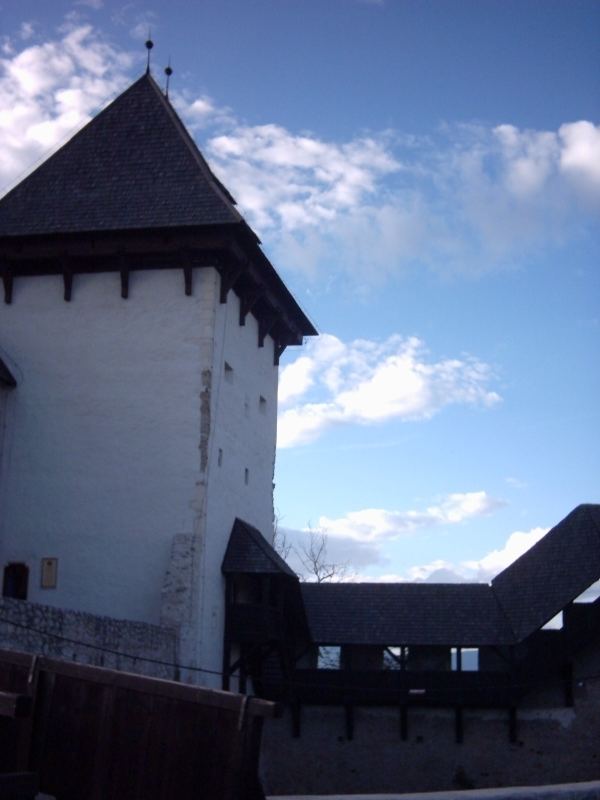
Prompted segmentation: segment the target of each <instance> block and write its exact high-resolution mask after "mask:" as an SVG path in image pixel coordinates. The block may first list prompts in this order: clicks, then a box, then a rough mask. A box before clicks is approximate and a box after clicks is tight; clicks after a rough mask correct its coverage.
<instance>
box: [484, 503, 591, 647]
mask: <svg viewBox="0 0 600 800" xmlns="http://www.w3.org/2000/svg"><path fill="white" fill-rule="evenodd" d="M598 578H600V505H580V506H577V508H575V509H574V510H573V511H572V512H571V513H570V514H569V515H568V516H567V517H565V519H563V520H562V522H559V523H558V525H556V526H555V527H554V528H552V530H551V531H549V532H548V533H547V534H546V535H545V536H544V537H543V539H540V541H539V542H537V543H536V544H535V545H534V546H533V547H532V548H531V549H530V550H528V551H527V552H526V553H524V555H522V556H521V557H520V558H518V559H517V560H516V561H515V562H514V563H513V564H511V565H510V566H509V567H507V568H506V569H505V570H504V571H503V572H501V573H500V574H499V575H498V576H497V577H496V578H494V580H493V581H492V588H493V590H494V594H495V595H496V597H497V598H498V601H499V603H500V604H501V606H502V608H503V609H504V611H505V613H506V616H507V617H508V619H509V621H510V624H511V626H512V628H513V630H514V632H515V636H516V638H517V640H519V641H520V640H522V639H525V638H526V637H527V636H529V635H530V634H532V633H534V631H536V630H538V629H539V628H541V627H542V626H543V625H545V624H546V622H548V621H549V620H550V619H552V617H554V616H555V615H556V614H558V612H559V611H561V610H562V609H563V608H565V606H567V605H568V604H569V603H570V602H571V601H572V600H574V599H575V598H576V597H578V596H579V595H580V594H581V593H582V592H584V591H585V590H586V589H587V588H588V587H589V586H591V584H592V583H594V582H595V581H596V580H598Z"/></svg>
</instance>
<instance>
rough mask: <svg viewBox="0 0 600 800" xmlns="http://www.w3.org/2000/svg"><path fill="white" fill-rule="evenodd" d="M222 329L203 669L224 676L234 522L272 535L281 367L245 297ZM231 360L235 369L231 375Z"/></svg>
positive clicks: (231, 300)
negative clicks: (244, 306)
mask: <svg viewBox="0 0 600 800" xmlns="http://www.w3.org/2000/svg"><path fill="white" fill-rule="evenodd" d="M215 328H216V330H215V362H214V371H213V376H212V396H211V414H212V424H211V440H210V444H209V466H208V473H207V485H208V492H207V507H206V531H207V535H206V547H205V549H204V551H203V554H202V558H203V569H202V572H203V574H204V580H203V582H202V585H201V587H200V589H201V591H200V594H199V597H198V603H199V609H200V614H201V617H202V620H203V624H202V631H203V633H202V663H203V665H204V666H207V667H208V668H210V669H213V670H215V671H218V670H220V669H221V667H222V643H223V626H224V604H223V602H222V598H223V596H224V579H223V576H222V574H221V562H222V560H223V556H224V554H225V548H226V546H227V541H228V539H229V534H230V532H231V528H232V526H233V523H234V520H235V518H236V517H240V518H241V519H243V520H244V521H246V522H248V523H250V524H251V525H253V526H255V527H256V528H258V529H259V530H260V531H261V533H262V534H263V535H264V536H265V537H267V538H268V539H269V541H270V540H271V539H272V537H273V469H274V461H275V443H276V431H277V375H278V368H277V366H275V364H274V343H273V340H272V339H271V338H270V337H269V336H267V337H266V338H265V342H264V346H263V347H259V346H258V323H257V321H256V319H255V318H254V317H253V316H252V315H251V314H248V316H247V317H246V321H245V325H243V326H241V325H240V324H239V299H238V297H237V296H236V295H235V294H234V293H233V292H229V294H228V297H227V303H226V304H221V305H219V306H218V307H217V317H216V326H215ZM225 362H227V364H228V365H229V366H230V367H231V370H230V371H227V372H226V371H225ZM261 397H262V398H263V402H262V403H261ZM219 451H221V457H220V458H219ZM246 470H248V482H247V483H246V473H245V471H246ZM211 683H213V684H214V685H217V684H220V678H218V677H217V676H213V680H212V681H211Z"/></svg>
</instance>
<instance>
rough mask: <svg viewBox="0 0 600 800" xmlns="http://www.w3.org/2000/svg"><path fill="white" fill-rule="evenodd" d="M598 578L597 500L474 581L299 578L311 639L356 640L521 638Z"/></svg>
mask: <svg viewBox="0 0 600 800" xmlns="http://www.w3.org/2000/svg"><path fill="white" fill-rule="evenodd" d="M599 578H600V505H581V506H578V507H577V508H576V509H575V510H574V511H572V512H571V513H570V514H569V515H568V516H567V517H566V518H565V519H564V520H562V522H559V523H558V525H556V526H555V527H554V528H553V529H552V530H551V531H549V532H548V533H547V534H546V536H544V538H543V539H540V541H539V542H537V544H535V545H534V546H533V547H532V548H531V549H530V550H528V551H527V552H526V553H525V554H524V555H522V556H521V557H520V558H518V559H517V560H516V561H515V562H514V563H513V564H511V565H510V566H509V567H507V568H506V569H505V570H504V571H503V572H501V573H500V574H499V575H498V576H497V577H496V578H494V580H493V581H492V583H491V585H489V584H476V583H454V584H430V583H394V584H392V583H390V584H382V583H337V584H332V583H320V584H310V583H309V584H306V583H305V584H302V586H301V591H302V598H303V601H304V606H305V610H306V616H307V619H308V624H309V628H310V632H311V636H312V639H313V641H315V642H317V643H319V644H328V645H337V644H355V645H366V644H370V645H413V646H421V645H444V646H457V647H458V646H462V647H467V646H473V647H482V646H486V645H497V646H498V645H509V644H517V643H519V642H522V641H523V640H524V639H526V638H527V637H528V636H530V635H531V634H532V633H535V632H536V631H538V630H539V629H540V628H542V627H543V626H544V625H545V624H546V623H547V622H548V621H549V620H551V619H552V617H554V616H555V615H556V614H557V613H558V612H559V611H561V610H563V609H564V608H565V607H566V606H568V604H569V603H570V602H571V601H573V600H574V599H576V598H577V597H578V596H579V595H580V594H582V592H584V591H585V590H586V589H587V588H588V587H589V586H591V585H592V584H593V583H594V582H595V581H597V580H598V579H599Z"/></svg>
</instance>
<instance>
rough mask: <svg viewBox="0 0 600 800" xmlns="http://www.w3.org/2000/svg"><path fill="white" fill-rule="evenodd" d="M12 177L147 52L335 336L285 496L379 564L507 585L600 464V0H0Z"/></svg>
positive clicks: (376, 569)
mask: <svg viewBox="0 0 600 800" xmlns="http://www.w3.org/2000/svg"><path fill="white" fill-rule="evenodd" d="M0 20H1V22H0V142H1V144H2V146H1V147H0V191H4V189H6V188H8V187H9V186H10V185H12V184H13V183H14V182H15V180H16V179H17V178H18V177H19V176H20V175H22V174H23V173H24V171H26V170H28V169H29V168H31V166H32V164H34V163H36V162H37V161H39V160H40V159H41V158H42V157H43V156H44V155H46V154H48V153H49V152H51V151H52V150H53V149H54V148H55V147H56V146H57V145H58V144H60V143H62V142H63V141H64V140H65V139H66V138H67V137H68V136H69V135H70V134H71V133H72V132H74V131H75V130H76V129H77V128H78V127H80V126H81V125H82V124H83V123H84V122H85V121H86V120H87V119H89V117H90V115H92V114H93V113H94V112H95V111H97V110H98V109H99V108H101V107H102V106H103V105H104V104H105V103H106V102H107V101H108V100H110V99H112V98H113V97H114V96H115V95H116V94H117V93H118V92H119V91H120V90H122V89H123V88H124V87H125V86H127V84H128V83H129V82H130V81H131V80H132V79H134V78H136V77H137V76H138V75H139V74H141V72H142V71H143V69H144V65H145V50H144V46H143V42H144V40H145V38H146V36H147V31H148V28H149V27H150V28H151V30H152V37H153V39H154V40H155V43H156V44H155V48H154V50H153V53H152V62H153V70H154V74H155V77H156V78H157V80H159V82H161V83H163V82H164V75H163V73H162V70H163V68H164V66H165V65H166V63H167V60H168V59H169V57H170V58H171V62H172V66H173V68H174V75H173V78H172V83H171V98H172V100H173V102H174V103H175V105H176V107H177V108H178V110H179V112H180V114H181V115H182V117H183V118H184V120H185V121H186V123H187V124H188V126H189V127H190V129H191V130H192V131H193V134H194V135H195V137H196V140H197V141H198V144H199V145H200V147H201V149H202V151H203V152H204V153H205V155H206V156H207V158H208V159H209V161H210V163H211V165H212V166H213V168H214V170H215V171H216V172H217V173H218V174H219V176H220V177H221V178H222V179H223V180H224V182H225V183H226V184H227V186H228V187H229V188H230V190H231V191H232V193H233V194H234V196H235V197H236V198H237V200H238V203H239V206H240V208H241V210H242V212H243V213H244V214H245V215H246V217H247V219H248V221H249V222H250V223H251V224H252V226H253V227H254V228H255V230H256V231H257V233H258V234H259V236H260V237H261V239H262V241H263V246H264V248H265V251H266V252H267V254H268V255H269V257H270V258H271V259H272V261H273V262H274V264H275V265H276V267H277V269H278V270H279V272H280V274H281V275H282V277H283V278H284V279H285V281H286V282H287V283H288V285H289V286H290V288H291V289H292V290H293V292H294V293H295V295H296V297H297V299H298V301H299V302H300V304H301V305H302V307H303V308H304V309H305V311H306V312H307V313H308V314H309V316H310V317H311V319H312V320H313V321H314V323H315V324H316V326H317V327H318V329H319V331H320V332H321V334H322V335H321V336H320V337H319V338H318V339H316V340H314V341H311V342H309V343H308V344H307V345H306V347H305V348H303V349H290V350H289V351H288V352H287V353H286V355H285V358H284V360H283V362H282V374H281V398H280V399H281V402H280V428H279V444H280V446H279V451H278V459H277V471H276V484H277V488H276V498H275V503H276V508H277V511H278V516H279V525H280V527H281V528H282V529H285V530H287V531H288V536H289V538H290V540H291V541H293V542H296V543H298V542H302V541H303V540H304V538H305V537H306V533H305V531H306V529H307V528H308V527H312V528H315V529H324V530H326V531H327V532H328V534H329V540H328V544H329V551H330V556H331V558H332V559H334V560H337V561H345V560H348V561H349V562H350V570H351V572H352V573H353V574H354V575H355V576H358V577H359V578H362V579H368V580H381V579H418V580H440V579H445V580H453V579H457V578H464V579H478V580H488V579H489V578H490V577H491V576H493V575H494V574H496V572H498V571H499V570H500V569H501V568H502V567H503V566H504V565H505V564H507V563H508V562H509V561H510V560H511V559H513V558H515V557H516V556H517V555H519V554H520V552H522V550H523V549H524V548H525V547H527V546H529V545H531V544H532V543H533V542H534V541H535V540H536V539H537V538H539V536H540V535H542V533H543V532H544V531H545V530H546V529H547V528H548V527H551V526H552V525H553V524H555V523H556V522H558V521H559V520H560V519H561V518H562V517H563V516H565V515H566V514H567V513H568V512H569V511H570V510H571V509H572V508H573V507H574V506H575V505H577V504H578V503H581V502H598V500H599V492H598V477H599V475H600V468H599V467H600V463H599V462H600V448H598V446H597V441H598V433H599V428H600V425H599V417H600V414H599V411H598V406H599V402H598V398H599V395H600V392H599V389H600V385H599V384H600V380H599V378H598V374H599V370H598V356H599V350H600V348H599V335H600V311H599V302H598V301H599V298H600V279H599V277H598V274H599V269H598V265H599V264H600V258H599V256H600V236H599V233H598V218H599V216H600V127H599V124H598V123H599V122H600V119H599V117H600V114H599V105H598V104H599V97H600V92H599V81H600V78H599V76H600V69H599V67H600V63H599V61H600V57H599V55H598V52H599V51H598V48H597V41H598V35H599V33H600V3H598V2H596V1H594V2H586V1H585V0H583V1H579V0H569V1H567V0H564V2H555V1H554V0H540V2H535V1H534V0H518V2H513V1H512V0H500V1H499V2H493V1H492V0H462V1H461V2H454V1H453V0H438V1H437V2H433V1H431V2H427V1H426V0H414V2H403V1H402V0H379V1H378V0H328V2H326V3H324V2H313V0H252V2H248V0H221V1H220V2H214V1H213V0H206V1H205V2H203V3H198V4H191V3H183V2H171V3H166V2H150V3H142V2H139V3H138V2H132V3H125V4H116V3H114V2H111V1H110V0H104V2H102V0H85V1H84V0H82V2H78V3H74V2H66V0H65V1H63V0H54V2H53V3H43V4H42V3H39V2H31V1H30V0H22V2H19V3H15V2H6V0H0Z"/></svg>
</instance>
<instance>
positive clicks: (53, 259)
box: [0, 223, 316, 360]
mask: <svg viewBox="0 0 600 800" xmlns="http://www.w3.org/2000/svg"><path fill="white" fill-rule="evenodd" d="M250 234H252V232H251V231H250V229H249V228H248V226H247V225H246V224H245V223H241V224H228V225H214V226H209V225H207V226H202V228H198V227H184V228H163V229H144V230H121V231H107V232H89V233H72V234H52V235H39V236H15V237H2V238H0V274H1V276H2V280H3V287H4V301H5V303H10V302H12V292H13V285H14V282H15V281H16V280H19V279H21V278H24V277H31V276H36V275H62V276H63V279H64V299H65V300H66V301H69V300H71V297H72V293H73V290H74V285H75V286H76V280H75V278H76V275H77V274H89V273H101V272H120V273H121V294H122V296H123V297H124V298H126V297H128V294H129V272H131V271H134V270H146V269H180V270H182V273H183V276H184V281H183V285H184V288H185V292H186V294H192V293H193V286H192V270H193V269H195V268H202V267H209V266H212V267H214V268H216V269H217V270H218V271H219V274H220V278H221V302H225V301H226V299H227V294H228V292H229V290H230V289H233V291H234V292H235V293H236V295H238V297H239V298H240V303H241V308H242V309H244V314H242V313H240V324H242V325H243V324H244V321H245V316H246V315H247V314H248V313H251V314H252V315H253V316H254V317H255V318H256V320H257V321H258V324H259V346H262V345H263V343H264V338H265V336H266V335H270V336H271V337H272V339H273V341H274V343H275V359H276V360H278V358H279V356H280V355H281V353H282V352H283V350H284V349H285V348H286V347H287V346H288V345H298V344H301V343H302V340H303V337H304V336H312V335H315V334H316V330H315V329H314V327H313V326H312V324H311V323H310V321H309V320H308V319H307V317H306V316H305V315H304V313H303V312H302V311H301V309H300V308H299V306H298V305H297V303H296V301H295V300H294V298H293V297H292V295H291V293H290V292H289V291H288V289H287V288H286V286H285V284H284V283H283V281H282V280H281V279H280V278H279V276H278V275H277V273H276V272H275V269H274V268H273V266H272V265H271V264H270V262H269V261H268V259H267V258H266V256H264V254H263V253H262V251H261V250H260V247H259V245H258V240H257V239H256V237H255V236H254V234H252V235H250Z"/></svg>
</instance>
